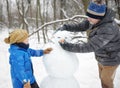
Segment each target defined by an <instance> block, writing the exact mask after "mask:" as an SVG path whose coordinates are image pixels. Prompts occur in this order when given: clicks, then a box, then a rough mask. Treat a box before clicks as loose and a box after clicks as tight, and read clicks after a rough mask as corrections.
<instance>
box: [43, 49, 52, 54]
mask: <svg viewBox="0 0 120 88" xmlns="http://www.w3.org/2000/svg"><path fill="white" fill-rule="evenodd" d="M52 50H53V49H52V48H47V49H45V50H44V54H49V53H50V52H51V51H52Z"/></svg>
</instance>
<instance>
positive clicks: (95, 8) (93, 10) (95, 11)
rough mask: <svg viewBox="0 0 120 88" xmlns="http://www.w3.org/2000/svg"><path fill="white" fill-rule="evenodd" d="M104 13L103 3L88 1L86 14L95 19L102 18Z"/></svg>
mask: <svg viewBox="0 0 120 88" xmlns="http://www.w3.org/2000/svg"><path fill="white" fill-rule="evenodd" d="M105 13H106V4H105V3H96V2H93V1H92V2H90V4H89V6H88V8H87V13H86V15H87V16H88V17H91V18H95V19H103V18H104V16H105Z"/></svg>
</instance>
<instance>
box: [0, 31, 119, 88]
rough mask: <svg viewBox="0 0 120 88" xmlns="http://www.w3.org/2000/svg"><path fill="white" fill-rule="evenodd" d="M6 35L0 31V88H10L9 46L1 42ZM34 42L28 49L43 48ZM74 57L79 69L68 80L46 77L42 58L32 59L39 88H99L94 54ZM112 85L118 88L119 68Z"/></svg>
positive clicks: (80, 54) (31, 41)
mask: <svg viewBox="0 0 120 88" xmlns="http://www.w3.org/2000/svg"><path fill="white" fill-rule="evenodd" d="M4 30H6V29H4ZM7 35H8V33H7V32H6V31H0V88H12V84H11V78H10V66H9V53H8V48H9V45H7V44H5V43H4V41H3V40H4V38H5V37H7ZM35 41H36V39H33V38H30V47H32V48H35V49H38V48H43V45H44V44H37V43H35ZM76 55H77V57H78V60H79V68H78V69H77V71H76V72H75V73H74V76H73V77H71V78H68V79H67V78H66V79H58V78H53V77H50V76H48V74H47V72H46V70H45V66H44V63H43V57H38V58H35V57H34V58H32V62H33V67H34V74H35V77H36V80H37V82H38V84H40V85H41V88H68V87H69V88H101V85H100V80H99V76H98V67H97V62H96V60H95V57H94V53H84V54H82V53H77V54H76ZM114 83H115V88H120V67H119V68H118V69H117V73H116V77H115V81H114ZM69 85H70V86H69ZM56 86H57V87H56ZM72 86H74V87H72Z"/></svg>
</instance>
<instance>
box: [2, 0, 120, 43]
mask: <svg viewBox="0 0 120 88" xmlns="http://www.w3.org/2000/svg"><path fill="white" fill-rule="evenodd" d="M105 1H106V3H107V6H108V7H109V8H112V9H113V10H114V11H115V12H116V18H117V19H118V20H119V19H120V0H105ZM89 2H90V0H0V29H2V30H5V28H6V27H7V28H8V32H10V30H9V29H14V28H22V29H26V30H27V31H28V32H31V33H34V31H36V30H38V29H39V27H41V26H42V25H44V24H45V23H49V22H52V21H57V20H63V19H69V18H71V17H73V16H75V15H83V16H84V15H85V12H86V9H87V6H88V4H89ZM83 18H84V17H83ZM83 18H82V17H81V18H79V19H78V18H76V19H75V20H74V21H70V20H67V21H65V22H64V21H60V22H53V23H52V24H51V25H45V26H43V27H42V28H41V33H42V35H43V38H44V42H46V41H47V31H48V30H49V29H53V30H55V29H57V28H59V27H60V25H62V24H63V23H67V22H68V23H70V22H80V21H81V20H82V19H83ZM37 36H38V41H40V34H39V32H38V31H37Z"/></svg>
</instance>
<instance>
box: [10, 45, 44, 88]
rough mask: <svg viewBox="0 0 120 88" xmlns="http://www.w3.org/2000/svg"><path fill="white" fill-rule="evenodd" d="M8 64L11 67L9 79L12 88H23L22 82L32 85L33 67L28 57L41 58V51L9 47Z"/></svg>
mask: <svg viewBox="0 0 120 88" xmlns="http://www.w3.org/2000/svg"><path fill="white" fill-rule="evenodd" d="M9 52H10V57H9V59H10V60H9V63H10V65H11V79H12V83H13V88H23V81H30V83H31V84H32V83H34V82H35V81H36V80H35V77H34V75H33V66H32V62H31V59H30V57H31V56H42V55H43V50H33V49H30V48H28V49H27V50H26V49H24V48H20V47H18V46H16V45H13V44H12V45H11V46H10V49H9Z"/></svg>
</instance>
